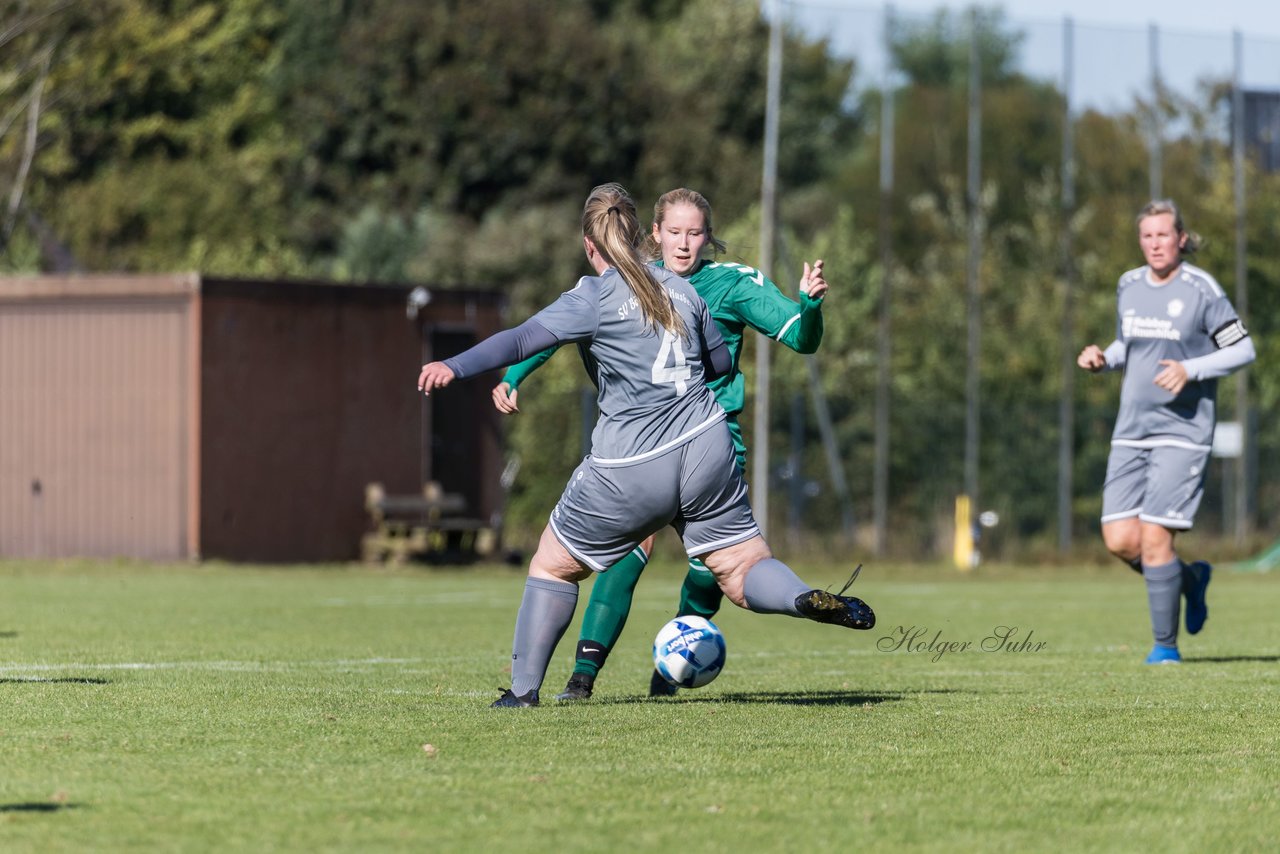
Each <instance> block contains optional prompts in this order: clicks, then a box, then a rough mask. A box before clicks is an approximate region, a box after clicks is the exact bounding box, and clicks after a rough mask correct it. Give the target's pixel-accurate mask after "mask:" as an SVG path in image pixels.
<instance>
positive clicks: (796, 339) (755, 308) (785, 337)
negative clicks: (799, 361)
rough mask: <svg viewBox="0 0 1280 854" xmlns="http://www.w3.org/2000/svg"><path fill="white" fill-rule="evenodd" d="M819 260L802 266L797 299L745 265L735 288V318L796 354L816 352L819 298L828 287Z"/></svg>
mask: <svg viewBox="0 0 1280 854" xmlns="http://www.w3.org/2000/svg"><path fill="white" fill-rule="evenodd" d="M822 266H823V262H822V260H821V259H818V260H817V261H815V262H813V264H812V265H810V264H807V263H806V264H805V265H804V274H803V275H802V276H801V278H800V294H801V295H800V301H799V302H796V301H795V300H793V299H791V298H790V297H788V296H787V295H785V294H784V293H782V291H781V290H780V289H779V288H778V286H777V285H775V284H774V283H773V282H772V281H770V280H769V279H767V278H765V277H764V275H763V274H762V273H760V272H758V271H756V270H751V269H750V268H744V269H745V270H746V271H747V272H745V273H743V274H742V277H741V278H740V279H739V280H738V282H737V284H736V285H735V287H734V295H733V303H732V304H733V310H734V312H735V313H736V314H737V315H738V318H739V319H740V320H741V321H742V322H743V323H745V324H746V325H747V326H750V327H751V328H752V329H754V330H756V331H757V332H759V333H760V334H761V335H766V336H768V337H770V338H772V339H774V340H775V341H777V342H778V343H780V344H782V345H783V346H784V347H789V348H790V349H792V350H795V351H796V352H797V353H804V354H806V355H807V354H809V353H814V352H817V349H818V345H819V344H821V343H822V332H823V323H822V299H823V297H825V296H826V294H827V291H828V290H829V285H828V284H827V280H826V278H825V276H824V275H823V269H822Z"/></svg>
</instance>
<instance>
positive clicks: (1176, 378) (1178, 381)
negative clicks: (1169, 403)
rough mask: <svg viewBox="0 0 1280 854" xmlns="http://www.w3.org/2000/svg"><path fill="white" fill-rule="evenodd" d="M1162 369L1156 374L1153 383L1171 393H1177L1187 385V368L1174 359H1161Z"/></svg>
mask: <svg viewBox="0 0 1280 854" xmlns="http://www.w3.org/2000/svg"><path fill="white" fill-rule="evenodd" d="M1160 364H1162V365H1164V370H1163V371H1161V372H1160V373H1158V374H1156V379H1155V383H1156V385H1158V386H1160V388H1162V389H1164V390H1165V391H1167V392H1169V393H1170V394H1172V395H1175V396H1176V395H1178V394H1179V393H1180V392H1181V391H1182V390H1183V389H1184V388H1186V386H1187V369H1186V368H1184V367H1183V366H1182V363H1181V362H1179V361H1178V360H1176V359H1161V360H1160Z"/></svg>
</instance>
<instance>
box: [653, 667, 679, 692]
mask: <svg viewBox="0 0 1280 854" xmlns="http://www.w3.org/2000/svg"><path fill="white" fill-rule="evenodd" d="M679 690H680V689H679V688H677V687H676V686H675V685H672V684H671V683H670V682H668V681H667V680H666V679H664V678H663V677H662V674H661V673H659V672H658V671H656V670H655V671H653V675H652V676H650V677H649V696H650V697H674V696H675V695H676V691H679Z"/></svg>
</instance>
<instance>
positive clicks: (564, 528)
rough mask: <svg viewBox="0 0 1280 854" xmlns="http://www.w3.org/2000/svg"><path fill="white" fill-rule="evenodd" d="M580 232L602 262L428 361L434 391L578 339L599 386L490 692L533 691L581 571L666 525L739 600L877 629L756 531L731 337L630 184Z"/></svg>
mask: <svg viewBox="0 0 1280 854" xmlns="http://www.w3.org/2000/svg"><path fill="white" fill-rule="evenodd" d="M582 233H583V237H582V243H583V248H584V250H585V251H586V255H587V261H588V262H589V263H590V264H591V266H592V267H593V268H594V269H595V271H596V274H597V275H595V276H587V277H584V278H582V279H580V280H579V281H578V284H577V285H576V286H575V287H574V288H573V290H570V291H566V292H565V293H564V294H562V295H561V296H560V298H559V299H557V300H556V301H555V302H554V303H552V304H551V305H550V306H548V307H546V308H544V309H543V310H542V311H540V312H538V313H537V314H535V315H534V316H533V317H532V318H530V319H529V320H527V321H525V322H524V323H523V324H521V325H520V326H518V327H516V328H515V329H510V330H507V331H505V332H499V333H498V334H497V335H494V336H493V337H491V338H488V339H486V340H484V341H482V342H480V343H479V344H477V345H476V346H475V347H472V348H471V349H470V350H467V351H466V352H464V353H462V354H460V355H458V356H455V357H453V358H451V359H446V360H445V361H443V362H431V363H429V364H426V365H424V366H423V367H422V372H421V374H419V376H418V388H419V389H420V390H421V391H422V392H424V393H426V394H430V393H431V392H432V391H434V390H436V389H438V388H441V387H443V386H446V385H448V384H449V383H450V382H452V381H453V380H454V379H466V378H469V377H474V376H478V375H481V374H484V373H485V372H487V371H491V370H494V369H496V368H500V367H504V366H506V365H509V364H513V363H515V362H518V361H520V360H522V359H524V358H527V357H528V356H531V355H533V354H534V353H537V352H539V351H541V350H545V349H546V348H548V347H551V346H555V345H558V344H562V343H567V342H571V341H572V342H575V343H577V344H578V345H579V349H580V351H581V353H582V357H583V360H584V361H585V362H586V365H587V370H588V371H589V372H590V373H591V376H592V379H593V380H594V381H595V384H596V388H597V389H598V394H599V397H598V403H599V409H600V418H599V420H598V421H597V422H596V426H595V430H594V432H593V433H592V438H591V454H590V455H589V456H588V457H586V459H584V460H583V461H582V463H581V464H580V465H579V466H578V468H577V470H575V471H574V473H573V475H572V476H571V477H570V479H569V483H568V485H566V486H565V489H564V493H563V494H562V495H561V497H560V501H559V503H557V504H556V507H555V510H554V511H553V512H552V514H551V520H550V522H549V523H548V524H547V527H546V528H545V529H544V530H543V532H542V537H541V540H540V541H539V543H538V549H537V552H536V553H535V554H534V555H533V558H532V560H531V561H530V563H529V578H528V580H527V581H526V583H525V591H524V597H523V599H522V601H521V603H520V610H519V612H518V613H517V615H516V628H515V639H514V642H513V644H512V653H511V688H510V689H508V690H506V691H504V692H503V693H502V696H501V697H499V698H498V700H497V701H496V702H495V703H494V704H493V705H494V706H495V707H519V706H534V705H537V704H538V691H539V689H540V688H541V686H542V680H543V677H544V676H545V674H546V669H547V664H548V662H549V661H550V659H551V654H552V652H553V651H554V650H555V646H556V644H557V643H558V642H559V640H560V637H561V636H562V635H563V634H564V631H565V629H566V628H568V626H569V623H570V621H571V620H572V619H573V612H574V608H575V607H576V605H577V599H578V582H579V581H580V580H582V579H583V578H586V577H587V576H589V575H590V574H591V572H592V571H596V572H599V571H603V570H604V569H606V568H607V567H609V566H610V565H611V564H613V563H615V562H617V561H618V560H619V559H620V558H621V557H622V556H624V555H626V554H627V553H629V552H630V551H631V550H632V549H634V548H635V547H636V546H637V545H639V543H640V542H641V541H642V540H644V539H645V538H646V537H647V536H649V535H650V534H652V533H655V532H656V531H658V530H660V529H662V528H663V527H665V526H666V525H668V524H670V525H673V526H674V527H675V529H676V531H677V532H678V533H679V535H680V537H681V539H682V540H683V541H684V544H685V549H686V550H687V551H688V553H689V555H690V556H691V557H697V558H700V559H701V560H702V561H703V563H705V564H706V566H707V568H708V569H710V570H711V572H712V573H713V574H714V575H715V578H716V581H717V583H718V584H719V585H720V588H721V590H723V591H724V594H725V596H727V597H728V598H729V600H730V601H731V602H733V603H734V604H735V605H738V606H740V607H743V608H746V609H748V610H751V611H756V612H759V613H765V614H789V615H791V616H794V617H806V618H808V619H811V620H815V621H817V622H821V623H832V624H835V625H841V626H845V627H848V628H853V629H870V628H871V627H872V626H873V625H875V615H874V614H873V613H872V611H871V609H870V608H869V607H867V605H866V603H864V602H862V601H861V600H860V599H856V598H854V597H852V596H842V595H838V594H834V593H829V592H827V591H824V590H815V589H813V588H811V587H810V586H809V585H807V584H805V583H804V582H803V581H801V580H800V578H798V577H797V576H796V574H795V573H794V572H792V571H791V569H790V568H789V567H788V566H787V565H786V564H784V563H782V562H781V561H779V560H776V559H775V558H774V557H773V555H772V553H771V552H770V551H769V546H768V544H766V543H765V541H764V539H763V538H762V537H761V536H760V530H759V528H758V527H757V526H756V522H755V518H754V517H753V516H752V514H751V505H750V504H749V503H748V501H747V488H746V484H745V482H744V481H743V479H742V475H741V473H740V471H739V470H738V466H737V463H736V461H735V458H734V450H733V442H732V439H731V437H730V435H729V429H728V427H727V426H726V425H725V420H724V419H725V414H724V410H723V409H721V408H720V406H719V404H717V403H716V401H715V397H714V396H713V395H712V393H711V391H710V390H709V389H708V388H707V386H706V380H707V379H710V378H713V377H715V376H719V375H722V374H724V373H725V372H726V371H728V369H729V355H728V350H727V349H726V348H725V345H724V341H723V340H722V339H721V337H720V334H719V332H718V331H717V330H716V326H715V324H714V323H713V322H712V320H711V315H710V312H709V311H708V309H707V304H706V303H705V302H704V301H703V300H702V297H700V296H698V293H697V291H695V290H694V288H693V286H692V285H690V284H689V283H688V282H686V281H685V280H684V279H681V278H680V277H679V276H677V275H675V274H673V273H670V272H668V271H665V270H663V269H661V268H658V267H652V266H649V265H647V264H646V263H645V262H644V259H643V258H642V257H641V256H640V254H639V252H638V251H637V247H638V246H639V244H640V241H641V238H642V236H643V235H642V233H641V230H640V222H639V220H638V219H637V217H636V208H635V203H634V202H633V201H632V200H631V197H630V196H628V195H627V192H626V191H625V190H624V189H623V188H622V187H620V186H619V185H617V184H605V185H602V186H600V187H596V188H595V189H594V190H593V191H592V193H591V195H590V196H589V197H588V198H587V202H586V205H585V207H584V209H583V212H582ZM855 575H856V573H855ZM851 580H852V579H851ZM846 586H847V585H846ZM841 592H842V593H843V591H841Z"/></svg>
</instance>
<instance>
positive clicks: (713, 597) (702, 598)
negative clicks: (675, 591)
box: [676, 557, 724, 619]
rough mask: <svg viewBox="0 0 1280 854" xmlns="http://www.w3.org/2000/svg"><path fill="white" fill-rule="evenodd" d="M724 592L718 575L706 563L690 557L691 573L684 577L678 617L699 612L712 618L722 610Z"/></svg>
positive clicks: (702, 615)
mask: <svg viewBox="0 0 1280 854" xmlns="http://www.w3.org/2000/svg"><path fill="white" fill-rule="evenodd" d="M723 598H724V594H723V593H721V592H720V585H719V584H716V577H715V576H714V575H712V574H711V570H709V569H707V567H706V564H704V563H703V562H702V561H700V560H698V559H697V558H696V557H691V558H689V573H688V574H687V575H685V577H684V586H683V587H681V588H680V608H679V610H677V611H676V616H677V617H688V616H690V615H692V614H697V615H698V616H699V617H706V618H707V619H710V618H712V617H714V616H715V615H716V611H719V610H720V600H721V599H723Z"/></svg>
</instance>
